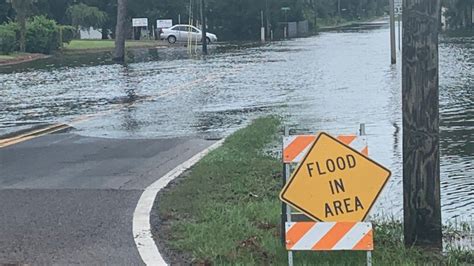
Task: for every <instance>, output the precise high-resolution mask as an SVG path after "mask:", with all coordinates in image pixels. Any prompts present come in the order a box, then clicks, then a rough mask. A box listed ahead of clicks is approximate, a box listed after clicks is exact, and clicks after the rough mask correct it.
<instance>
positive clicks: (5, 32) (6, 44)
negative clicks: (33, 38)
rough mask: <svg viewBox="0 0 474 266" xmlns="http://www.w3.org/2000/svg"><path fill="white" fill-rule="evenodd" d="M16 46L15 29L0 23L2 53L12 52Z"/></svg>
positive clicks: (0, 50) (0, 51) (0, 47)
mask: <svg viewBox="0 0 474 266" xmlns="http://www.w3.org/2000/svg"><path fill="white" fill-rule="evenodd" d="M15 48H16V34H15V32H14V31H13V30H11V29H10V28H8V27H6V26H5V25H0V53H2V54H10V53H11V52H13V51H14V50H15Z"/></svg>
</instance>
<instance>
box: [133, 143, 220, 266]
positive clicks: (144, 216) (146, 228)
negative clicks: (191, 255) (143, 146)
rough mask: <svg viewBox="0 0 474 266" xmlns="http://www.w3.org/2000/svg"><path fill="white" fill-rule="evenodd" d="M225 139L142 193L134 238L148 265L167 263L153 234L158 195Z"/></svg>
mask: <svg viewBox="0 0 474 266" xmlns="http://www.w3.org/2000/svg"><path fill="white" fill-rule="evenodd" d="M224 140H225V139H222V140H220V141H218V142H216V143H214V144H213V145H212V146H210V147H208V148H207V149H205V150H203V151H201V152H200V153H198V154H196V155H194V156H193V157H192V158H191V159H189V160H187V161H186V162H184V163H182V164H180V165H179V166H177V167H176V168H175V169H173V170H171V171H170V172H169V173H167V174H166V175H164V176H163V177H161V178H160V179H158V180H157V181H155V182H154V183H153V184H151V185H150V186H149V187H147V188H146V189H145V191H144V192H143V194H142V195H141V197H140V200H139V201H138V204H137V207H136V208H135V212H134V213H133V236H134V237H133V239H134V240H135V245H136V246H137V248H138V252H139V253H140V257H141V258H142V260H143V262H144V263H145V264H146V265H167V263H166V262H165V260H164V259H163V256H161V254H160V251H159V250H158V247H157V246H156V244H155V241H154V240H153V236H152V234H151V225H150V214H151V210H152V208H153V203H154V202H155V198H156V195H157V194H158V192H159V191H160V190H161V189H163V188H165V187H166V186H167V185H168V184H169V182H171V181H172V180H173V179H175V178H176V177H178V176H179V175H181V174H182V173H183V172H184V171H186V170H188V169H189V168H191V167H192V166H193V165H194V164H196V163H197V162H199V161H200V160H201V159H202V158H203V157H204V156H206V155H207V154H208V153H209V152H211V151H212V150H215V149H217V148H218V147H220V146H221V145H222V144H223V143H224Z"/></svg>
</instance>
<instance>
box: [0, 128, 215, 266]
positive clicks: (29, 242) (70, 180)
mask: <svg viewBox="0 0 474 266" xmlns="http://www.w3.org/2000/svg"><path fill="white" fill-rule="evenodd" d="M212 143H213V142H212V141H206V140H201V139H183V138H177V139H157V140H124V139H120V140H118V139H101V138H90V137H83V136H79V135H76V134H74V131H72V132H68V133H56V134H50V135H46V136H42V137H39V138H35V139H32V140H29V141H26V142H22V143H19V144H16V145H13V146H9V147H5V148H1V149H0V202H1V208H0V264H6V263H15V264H17V263H19V264H94V265H97V264H112V265H140V264H143V262H142V261H141V259H140V256H139V254H138V251H137V249H136V246H135V242H134V240H133V234H132V215H133V211H134V209H135V206H136V204H137V202H138V199H139V197H140V195H141V193H142V192H143V190H144V189H145V188H146V187H147V186H148V185H150V184H151V183H153V182H154V181H155V180H157V179H158V178H159V177H161V176H163V175H164V174H166V173H167V172H168V171H170V170H172V169H173V168H175V167H176V166H177V165H179V164H181V163H182V162H184V161H186V160H187V159H189V158H191V157H192V156H193V155H195V154H196V153H198V152H200V151H201V150H203V149H205V148H206V147H208V146H210V145H211V144H212Z"/></svg>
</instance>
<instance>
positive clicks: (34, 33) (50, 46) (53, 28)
mask: <svg viewBox="0 0 474 266" xmlns="http://www.w3.org/2000/svg"><path fill="white" fill-rule="evenodd" d="M58 40H59V26H58V24H57V23H56V21H54V20H51V19H48V18H46V17H45V16H36V17H33V19H32V20H30V21H29V22H28V24H27V26H26V51H27V52H31V53H44V54H50V53H51V52H52V51H54V50H56V49H58V48H59V46H60V45H59V41H58Z"/></svg>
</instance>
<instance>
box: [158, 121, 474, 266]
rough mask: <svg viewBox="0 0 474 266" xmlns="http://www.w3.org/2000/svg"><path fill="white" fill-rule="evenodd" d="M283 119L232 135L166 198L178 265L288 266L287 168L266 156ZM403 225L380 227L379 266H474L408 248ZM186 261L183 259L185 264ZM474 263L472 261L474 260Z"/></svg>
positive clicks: (348, 257)
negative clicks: (284, 239)
mask: <svg viewBox="0 0 474 266" xmlns="http://www.w3.org/2000/svg"><path fill="white" fill-rule="evenodd" d="M279 133H281V131H280V120H279V119H278V118H276V117H265V118H260V119H257V120H255V121H254V122H253V123H252V124H251V125H250V126H248V127H246V128H244V129H242V130H239V131H237V132H236V133H235V134H233V135H232V136H230V137H229V138H228V139H227V140H226V142H225V143H224V145H223V146H222V147H220V148H219V149H217V150H215V151H213V152H211V153H210V154H209V155H208V156H206V157H205V158H204V159H203V160H201V161H200V162H199V163H198V164H196V165H195V166H194V167H193V168H192V169H191V170H190V171H189V172H187V173H186V174H185V175H184V176H182V177H181V178H180V179H179V180H178V181H177V182H175V183H174V184H172V185H171V187H169V188H168V189H166V190H165V191H164V192H162V193H160V195H159V196H158V204H157V206H155V207H156V208H155V211H156V212H158V216H159V219H160V223H159V225H158V227H157V229H156V231H155V232H154V233H155V235H157V236H159V237H157V239H158V241H159V244H160V246H161V247H163V246H165V247H166V249H167V250H171V253H170V252H166V253H167V254H166V255H168V256H167V257H168V258H167V259H171V260H172V261H173V262H174V263H178V264H188V263H193V264H216V265H226V264H229V265H235V264H243V265H262V264H263V265H268V264H271V265H287V252H286V251H285V249H284V248H283V247H282V245H281V242H280V236H279V228H280V225H279V224H280V208H281V205H280V204H281V203H280V201H279V199H278V193H279V191H280V189H281V171H282V165H281V161H280V160H279V159H276V158H274V157H272V156H270V155H269V154H267V153H265V152H263V151H264V150H266V148H267V147H269V145H272V144H273V145H275V144H278V143H279V141H280V138H279V137H278V135H279ZM402 235H403V230H402V226H401V223H400V222H397V221H392V220H390V221H384V222H379V223H375V241H376V243H375V247H376V250H375V251H374V253H373V260H374V261H373V262H374V265H417V264H450V265H457V264H459V263H461V262H462V261H467V262H469V260H470V259H472V257H469V256H471V255H472V253H469V252H467V253H466V252H461V251H460V252H457V253H453V252H452V253H450V254H448V256H446V257H442V256H433V255H432V254H428V253H424V252H421V251H420V250H417V249H414V248H409V249H407V248H405V247H404V245H403V242H402V237H401V236H402ZM365 256H366V254H365V252H298V253H296V254H295V265H315V264H317V265H362V264H364V263H365V258H366V257H365ZM177 258H178V259H177ZM471 262H472V261H471Z"/></svg>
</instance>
